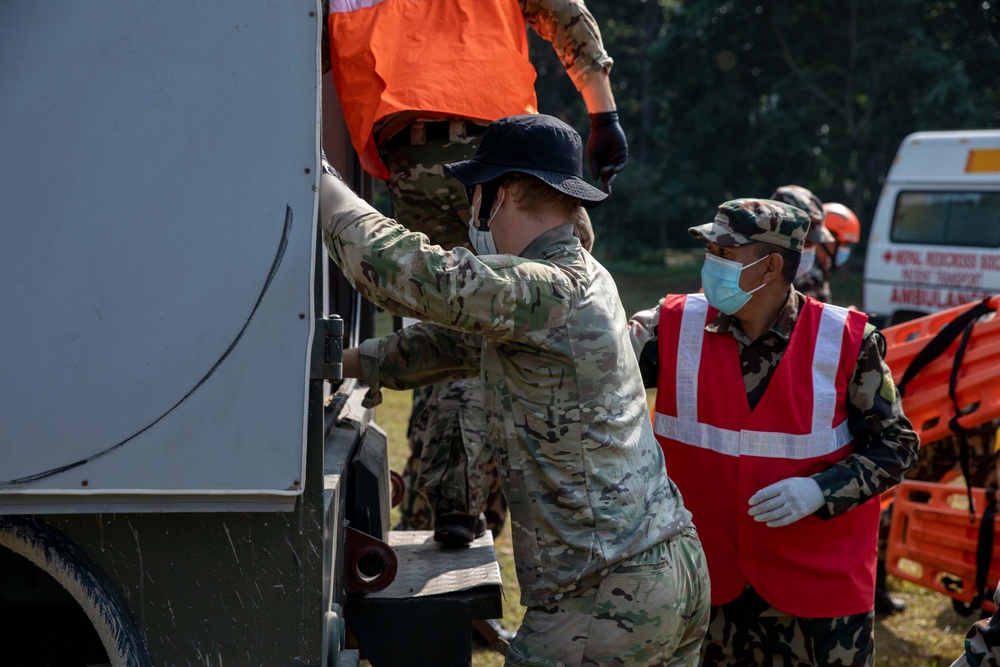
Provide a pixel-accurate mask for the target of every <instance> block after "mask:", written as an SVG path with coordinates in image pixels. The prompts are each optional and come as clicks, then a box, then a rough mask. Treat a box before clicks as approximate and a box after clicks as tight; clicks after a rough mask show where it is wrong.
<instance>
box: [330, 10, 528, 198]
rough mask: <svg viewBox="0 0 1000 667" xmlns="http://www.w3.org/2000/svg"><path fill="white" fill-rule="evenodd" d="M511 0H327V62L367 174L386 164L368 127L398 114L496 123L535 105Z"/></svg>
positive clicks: (519, 18)
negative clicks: (427, 115) (328, 37)
mask: <svg viewBox="0 0 1000 667" xmlns="http://www.w3.org/2000/svg"><path fill="white" fill-rule="evenodd" d="M525 25H526V24H525V19H524V15H523V14H522V13H521V8H520V5H519V4H518V2H517V0H330V16H329V34H330V65H331V68H332V74H333V81H334V83H335V84H336V86H337V95H338V96H339V97H340V105H341V108H342V109H343V112H344V119H345V120H346V122H347V128H348V130H349V131H350V133H351V143H352V144H353V145H354V149H355V150H356V151H357V152H358V155H359V156H360V161H361V166H362V167H364V169H365V171H367V172H368V173H370V174H372V175H373V176H376V177H378V178H381V179H383V180H384V179H388V178H389V171H388V169H386V166H385V164H383V162H382V159H381V158H380V157H379V155H378V150H377V147H376V146H375V139H374V137H373V134H372V128H373V127H374V125H375V123H376V122H378V121H379V120H381V119H383V118H386V117H388V116H390V115H392V114H395V113H398V112H401V111H422V112H427V113H428V114H430V115H432V116H443V117H451V118H467V119H473V120H481V121H487V122H490V121H493V120H496V119H497V118H501V117H503V116H514V115H520V114H526V113H535V112H536V104H537V103H536V100H535V68H534V67H533V66H532V65H531V62H530V61H529V60H528V35H527V29H526V27H525Z"/></svg>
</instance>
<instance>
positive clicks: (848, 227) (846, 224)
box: [823, 204, 861, 243]
mask: <svg viewBox="0 0 1000 667" xmlns="http://www.w3.org/2000/svg"><path fill="white" fill-rule="evenodd" d="M823 226H824V227H826V228H827V229H829V230H830V231H831V232H832V233H833V235H834V236H836V237H837V241H838V242H840V243H857V242H858V241H860V240H861V223H860V222H858V216H856V215H854V211H852V210H851V209H849V208H847V207H846V206H844V205H843V204H823Z"/></svg>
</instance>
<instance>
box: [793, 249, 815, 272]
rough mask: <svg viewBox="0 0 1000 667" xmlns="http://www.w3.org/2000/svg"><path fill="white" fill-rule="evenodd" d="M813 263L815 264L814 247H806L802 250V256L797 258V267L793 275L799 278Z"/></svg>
mask: <svg viewBox="0 0 1000 667" xmlns="http://www.w3.org/2000/svg"><path fill="white" fill-rule="evenodd" d="M814 264H816V249H815V248H806V249H805V250H803V251H802V257H801V259H799V268H797V269H796V270H795V277H796V278H801V277H802V276H804V275H806V274H807V273H809V271H810V270H811V269H812V267H813V265H814Z"/></svg>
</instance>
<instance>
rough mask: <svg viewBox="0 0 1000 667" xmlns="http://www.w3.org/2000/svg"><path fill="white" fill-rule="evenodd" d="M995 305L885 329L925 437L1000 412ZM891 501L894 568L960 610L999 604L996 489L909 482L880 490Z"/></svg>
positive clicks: (999, 331) (889, 357) (890, 568)
mask: <svg viewBox="0 0 1000 667" xmlns="http://www.w3.org/2000/svg"><path fill="white" fill-rule="evenodd" d="M998 307H1000V295H998V296H994V297H991V298H989V299H987V300H984V301H982V302H979V303H972V304H967V305H965V306H960V307H958V308H951V309H949V310H945V311H941V312H939V313H934V314H932V315H928V316H926V317H922V318H919V319H916V320H912V321H910V322H905V323H903V324H899V325H896V326H892V327H889V328H887V329H885V330H883V331H882V334H883V335H884V336H885V339H886V343H887V350H886V355H885V361H886V363H887V365H888V366H889V368H890V370H891V372H892V376H893V380H894V381H895V382H896V384H897V386H898V387H900V393H901V394H902V404H903V412H904V413H905V414H906V416H907V417H908V418H909V419H910V421H911V422H912V424H913V428H914V430H915V431H916V432H917V434H918V435H919V436H920V441H921V442H922V443H928V442H934V441H936V440H940V439H941V438H943V437H945V436H947V435H950V434H952V433H954V432H955V431H956V429H958V430H961V429H970V428H974V427H976V426H979V425H981V424H985V423H986V422H988V421H990V420H992V419H996V418H997V417H1000V317H997V316H993V317H990V314H991V312H992V313H995V312H996V311H997V309H998ZM893 504H894V505H895V507H894V508H893V519H892V528H891V529H890V533H889V547H888V553H887V556H886V570H887V572H889V573H890V574H893V575H894V576H897V577H899V578H901V579H905V580H907V581H912V582H914V583H916V584H919V585H921V586H925V587H927V588H930V589H931V590H935V591H938V592H940V593H943V594H945V595H947V596H949V597H951V598H952V602H953V604H954V606H955V609H956V610H957V611H959V612H961V613H971V612H972V611H974V610H975V609H978V608H980V607H982V608H983V609H986V610H987V611H989V612H993V611H995V607H994V604H993V600H992V595H990V594H988V593H989V590H990V589H992V587H993V586H995V585H996V582H997V580H998V578H1000V558H997V557H996V555H995V553H994V552H995V549H994V548H993V547H994V545H996V544H998V543H1000V535H997V526H996V514H995V512H996V492H995V491H994V490H987V489H978V488H971V487H966V486H956V485H954V484H943V483H930V482H916V481H904V482H903V483H902V484H900V485H899V486H898V487H896V488H895V489H894V490H892V491H889V492H887V493H885V494H883V498H882V506H883V509H885V508H886V507H887V506H889V505H893ZM984 519H985V522H986V525H985V527H984Z"/></svg>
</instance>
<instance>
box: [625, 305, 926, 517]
mask: <svg viewBox="0 0 1000 667" xmlns="http://www.w3.org/2000/svg"><path fill="white" fill-rule="evenodd" d="M804 301H805V297H804V296H803V295H802V294H800V293H799V292H796V291H795V290H791V291H790V292H789V295H788V301H787V302H786V303H785V307H784V308H783V309H782V311H781V313H780V314H779V315H778V319H777V320H776V321H775V323H774V324H773V325H772V326H771V329H770V330H769V331H767V332H766V333H765V334H764V335H763V336H761V337H760V338H758V339H757V340H755V341H751V340H750V339H749V338H747V336H746V335H745V334H744V333H743V331H742V330H740V328H739V324H738V323H737V321H736V320H735V319H734V318H732V317H730V316H729V315H725V314H723V313H719V314H718V315H717V316H716V317H715V318H714V319H713V320H712V321H711V322H709V323H708V325H707V326H706V327H705V330H706V331H712V332H719V333H726V332H728V333H731V334H732V336H733V338H735V339H736V346H737V349H738V350H739V355H740V365H741V369H742V372H743V383H744V388H745V390H746V392H747V399H748V400H749V403H750V407H751V409H752V408H754V407H755V406H756V405H757V403H758V401H760V398H761V396H763V395H764V391H765V390H766V389H767V386H768V383H769V382H770V380H771V377H772V375H773V374H774V369H775V368H777V366H778V363H779V362H780V361H781V358H782V356H783V355H784V354H785V350H786V349H787V347H788V341H789V339H790V338H791V335H792V329H793V328H794V327H795V321H796V320H797V319H798V315H799V310H800V308H801V307H802V304H803V302H804ZM659 317H660V308H659V306H657V307H656V308H654V309H651V310H645V311H642V312H640V313H637V314H636V315H634V316H633V317H632V320H631V321H630V323H629V328H630V333H631V336H632V346H633V349H634V350H635V352H636V355H637V356H638V357H639V368H640V371H641V373H642V377H643V381H644V382H645V384H646V386H647V387H655V386H656V382H657V379H658V374H659V348H658V342H657V327H658V325H659ZM884 354H885V339H884V338H883V337H882V334H880V333H877V332H876V331H875V330H874V327H872V326H871V325H869V326H867V327H866V328H865V338H864V341H863V342H862V344H861V351H860V352H859V353H858V362H857V365H856V366H855V368H854V373H853V375H852V376H851V381H850V384H849V386H848V388H847V399H848V403H849V405H848V416H847V419H848V422H847V423H848V427H849V428H850V430H851V434H852V435H853V436H854V452H853V453H852V454H850V455H849V456H847V458H845V459H844V460H843V461H841V462H839V463H837V464H835V465H833V466H831V467H830V468H828V469H827V470H824V471H823V472H821V473H817V474H816V475H813V479H815V480H816V482H817V483H818V484H819V486H820V488H821V489H822V490H823V495H824V497H825V498H826V505H824V506H823V507H821V508H820V509H819V510H817V512H816V516H818V517H820V518H822V519H829V518H832V517H835V516H838V515H840V514H843V513H844V512H846V511H848V510H850V509H852V508H854V507H857V506H858V505H859V504H861V503H863V502H865V501H866V500H868V499H869V498H871V497H873V496H876V495H878V494H880V493H882V492H883V491H886V490H888V489H889V488H891V487H892V486H894V485H896V484H897V483H898V482H900V481H902V479H903V476H904V475H905V474H906V472H907V471H908V470H909V469H910V468H911V467H913V464H914V462H915V461H916V458H917V447H918V444H919V443H918V440H917V434H916V433H914V432H913V429H912V428H911V425H910V422H909V420H907V419H906V417H905V416H904V415H903V409H902V406H901V405H900V399H899V394H898V393H897V392H896V385H895V383H894V382H893V381H892V374H891V372H890V371H889V367H888V366H887V365H886V364H885V362H884V361H883V359H882V358H883V355H884Z"/></svg>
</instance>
